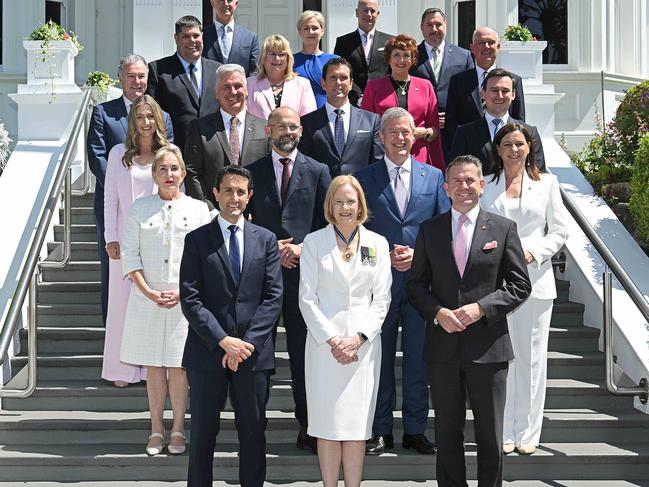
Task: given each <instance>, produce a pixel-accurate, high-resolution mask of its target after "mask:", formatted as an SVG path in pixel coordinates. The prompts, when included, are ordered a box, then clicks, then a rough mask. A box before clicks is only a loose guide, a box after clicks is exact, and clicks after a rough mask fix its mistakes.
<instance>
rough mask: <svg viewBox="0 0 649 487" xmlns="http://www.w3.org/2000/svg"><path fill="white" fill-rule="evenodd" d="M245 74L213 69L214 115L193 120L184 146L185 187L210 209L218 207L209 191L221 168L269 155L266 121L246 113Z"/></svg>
mask: <svg viewBox="0 0 649 487" xmlns="http://www.w3.org/2000/svg"><path fill="white" fill-rule="evenodd" d="M247 96H248V89H247V87H246V73H245V71H244V68H243V67H241V66H240V65H239V64H223V65H221V66H219V67H218V69H217V70H216V79H215V83H214V97H215V98H216V101H217V102H218V103H219V105H220V109H219V110H218V111H217V112H216V113H212V114H209V115H206V116H204V117H201V118H198V119H196V120H193V121H192V122H191V123H190V125H189V130H188V133H187V143H186V145H185V164H186V166H187V179H186V181H185V188H186V191H187V194H188V195H189V196H191V197H193V198H196V199H199V200H203V201H205V202H206V203H207V204H208V206H209V207H210V210H214V209H215V208H217V207H218V204H217V202H216V201H215V200H214V194H213V192H212V190H211V188H212V187H213V186H214V178H215V177H216V174H217V173H218V172H219V170H220V169H221V168H223V167H224V166H228V165H230V164H237V165H240V166H245V165H247V164H250V163H251V162H254V161H256V160H257V159H261V158H262V157H264V156H265V155H266V154H268V153H269V152H270V142H269V140H268V137H267V136H266V134H265V130H264V129H265V126H266V121H265V120H263V119H261V118H259V117H256V116H254V115H253V114H251V113H248V112H247V110H246V97H247Z"/></svg>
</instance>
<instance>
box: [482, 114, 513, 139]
mask: <svg viewBox="0 0 649 487" xmlns="http://www.w3.org/2000/svg"><path fill="white" fill-rule="evenodd" d="M484 118H485V120H487V126H488V127H489V136H490V137H491V141H492V142H493V140H494V124H493V120H494V119H495V118H500V123H499V124H498V130H500V129H501V128H502V127H504V126H505V125H506V124H507V122H508V121H509V112H505V114H504V115H503V116H502V117H494V116H493V115H492V114H491V113H489V112H484Z"/></svg>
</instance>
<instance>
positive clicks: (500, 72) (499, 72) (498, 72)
mask: <svg viewBox="0 0 649 487" xmlns="http://www.w3.org/2000/svg"><path fill="white" fill-rule="evenodd" d="M491 78H509V79H510V80H512V90H513V91H516V80H515V79H514V76H513V75H512V73H511V72H509V71H507V70H506V69H503V68H496V69H492V70H491V71H489V72H488V73H487V75H486V76H485V77H484V79H483V80H482V86H481V88H482V89H483V90H485V91H487V81H489V80H490V79H491Z"/></svg>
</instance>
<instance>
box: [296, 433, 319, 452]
mask: <svg viewBox="0 0 649 487" xmlns="http://www.w3.org/2000/svg"><path fill="white" fill-rule="evenodd" d="M295 446H297V447H298V448H299V449H300V450H307V451H310V452H311V453H313V454H314V455H315V454H317V453H318V440H317V439H316V438H315V437H313V436H311V435H307V434H306V430H300V432H299V433H298V435H297V441H296V442H295Z"/></svg>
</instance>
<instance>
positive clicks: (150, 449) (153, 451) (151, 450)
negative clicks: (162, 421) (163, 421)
mask: <svg viewBox="0 0 649 487" xmlns="http://www.w3.org/2000/svg"><path fill="white" fill-rule="evenodd" d="M154 438H159V439H160V443H159V444H156V445H152V444H151V440H152V439H154ZM164 447H165V435H164V434H162V433H151V435H150V436H149V441H148V442H147V444H146V454H147V455H149V456H150V457H153V456H155V455H160V453H162V450H164Z"/></svg>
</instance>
